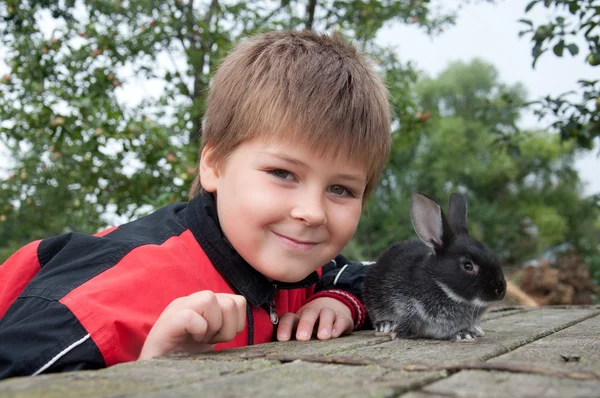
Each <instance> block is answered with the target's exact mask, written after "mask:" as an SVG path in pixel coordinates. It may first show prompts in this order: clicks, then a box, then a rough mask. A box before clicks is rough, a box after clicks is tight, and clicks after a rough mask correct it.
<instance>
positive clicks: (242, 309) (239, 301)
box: [231, 294, 246, 333]
mask: <svg viewBox="0 0 600 398" xmlns="http://www.w3.org/2000/svg"><path fill="white" fill-rule="evenodd" d="M231 297H232V298H233V300H234V301H235V305H236V309H237V315H238V316H237V320H238V324H237V332H238V333H240V332H242V331H243V330H244V327H245V326H246V298H245V297H244V296H240V295H238V294H232V295H231Z"/></svg>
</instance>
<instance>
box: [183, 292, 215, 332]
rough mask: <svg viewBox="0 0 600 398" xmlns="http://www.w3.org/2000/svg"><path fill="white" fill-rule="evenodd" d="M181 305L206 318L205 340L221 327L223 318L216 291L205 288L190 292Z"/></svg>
mask: <svg viewBox="0 0 600 398" xmlns="http://www.w3.org/2000/svg"><path fill="white" fill-rule="evenodd" d="M181 306H183V307H184V308H185V309H191V310H193V311H195V312H197V313H198V314H200V315H201V316H202V317H203V318H204V319H205V320H206V323H207V329H206V333H205V335H204V342H207V341H209V340H210V339H211V338H212V336H214V334H215V333H217V332H218V331H219V330H220V329H221V325H222V323H223V318H222V314H221V308H220V306H219V302H218V300H217V295H216V294H215V293H213V292H211V291H207V290H204V291H201V292H196V293H193V294H190V295H189V296H187V297H186V298H185V299H184V300H183V301H182V302H181Z"/></svg>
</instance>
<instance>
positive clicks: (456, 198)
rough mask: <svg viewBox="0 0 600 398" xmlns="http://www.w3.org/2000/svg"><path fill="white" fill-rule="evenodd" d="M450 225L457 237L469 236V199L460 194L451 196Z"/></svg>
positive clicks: (455, 193)
mask: <svg viewBox="0 0 600 398" xmlns="http://www.w3.org/2000/svg"><path fill="white" fill-rule="evenodd" d="M449 216H450V217H449V218H450V225H451V226H452V229H453V230H454V232H455V233H456V234H457V235H469V230H468V229H467V198H465V197H464V196H463V195H461V194H460V193H457V192H454V193H453V194H452V195H450V214H449Z"/></svg>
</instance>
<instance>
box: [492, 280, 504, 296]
mask: <svg viewBox="0 0 600 398" xmlns="http://www.w3.org/2000/svg"><path fill="white" fill-rule="evenodd" d="M494 293H495V294H496V296H497V297H498V298H499V299H501V298H503V297H504V293H506V283H505V282H503V281H500V282H498V283H497V284H496V288H495V289H494Z"/></svg>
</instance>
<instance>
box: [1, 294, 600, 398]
mask: <svg viewBox="0 0 600 398" xmlns="http://www.w3.org/2000/svg"><path fill="white" fill-rule="evenodd" d="M482 326H483V328H484V330H486V332H487V334H486V336H484V337H483V338H480V339H478V340H476V341H474V342H449V341H434V340H394V341H391V340H390V338H389V337H385V336H383V337H381V336H379V337H378V336H374V333H373V331H362V332H357V333H354V334H353V335H351V336H348V337H344V338H341V339H336V340H331V341H317V340H312V341H310V342H297V341H292V342H287V343H269V344H264V345H257V346H252V347H244V348H239V349H234V350H227V351H220V352H214V353H207V354H201V355H196V356H181V355H180V356H172V357H169V358H161V359H156V360H151V361H143V362H137V363H127V364H121V365H117V366H113V367H111V368H108V369H103V370H100V371H86V372H72V373H64V374H55V375H42V376H36V377H32V378H14V379H9V380H5V381H2V382H0V397H35V396H42V397H71V396H72V397H116V396H133V397H141V396H144V397H159V396H184V397H185V396H192V395H193V396H198V395H201V396H211V397H248V396H275V397H277V396H286V397H289V396H292V397H293V396H299V397H300V396H301V397H306V396H312V395H314V396H331V397H359V396H361V397H362V396H383V397H396V396H400V395H402V394H405V395H406V396H409V397H421V396H447V395H452V396H506V395H513V396H517V397H518V396H536V397H539V396H569V397H571V396H600V394H596V395H594V394H595V391H599V392H600V379H599V380H588V381H582V380H574V379H572V378H569V377H556V375H554V376H552V375H544V374H522V373H509V372H506V371H503V370H502V368H501V367H502V366H513V365H518V366H523V367H537V368H541V369H545V370H550V371H556V372H567V373H569V372H588V373H589V372H595V373H596V374H600V346H599V345H600V340H599V334H600V332H599V330H600V307H597V306H592V307H586V308H540V309H535V310H524V309H511V310H507V311H499V312H493V313H490V314H489V315H488V316H487V317H486V319H485V321H484V322H483V324H482ZM561 355H563V356H565V357H566V358H575V357H579V361H575V360H574V359H572V360H571V361H569V362H565V360H564V359H563V358H562V357H561ZM244 356H245V357H250V359H243V358H242V357H244ZM265 356H266V357H265ZM486 361H487V362H486ZM324 362H331V363H324ZM352 362H354V364H351V363H352ZM482 362H486V366H487V365H490V364H491V366H499V367H500V369H495V370H494V369H490V370H489V371H481V370H469V368H468V367H467V368H464V370H461V369H462V368H460V366H462V365H464V364H468V363H476V364H481V363H482ZM453 366H455V367H456V366H458V368H452V367H453ZM444 368H447V369H446V370H445V369H444ZM417 370H418V371H417ZM599 377H600V376H599ZM592 392H594V394H592V395H590V394H591V393H592Z"/></svg>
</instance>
